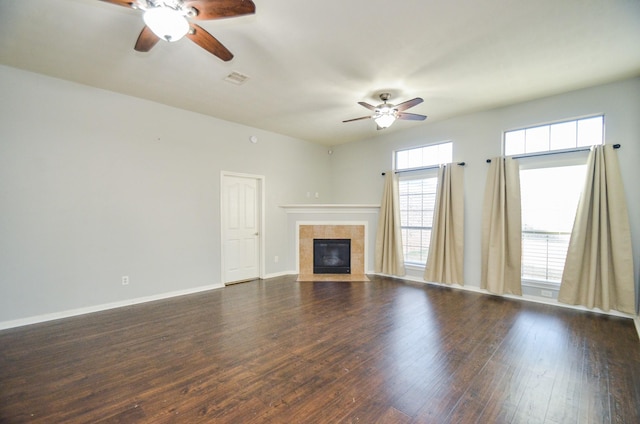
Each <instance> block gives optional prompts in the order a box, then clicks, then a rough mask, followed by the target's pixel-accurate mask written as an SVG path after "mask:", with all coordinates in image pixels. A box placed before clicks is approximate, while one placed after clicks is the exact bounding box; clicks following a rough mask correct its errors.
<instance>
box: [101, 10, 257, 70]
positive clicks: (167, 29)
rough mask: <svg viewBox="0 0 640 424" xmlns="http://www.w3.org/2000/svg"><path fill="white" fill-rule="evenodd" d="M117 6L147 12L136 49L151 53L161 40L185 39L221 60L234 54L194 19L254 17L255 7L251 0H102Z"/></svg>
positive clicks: (230, 57) (144, 15)
mask: <svg viewBox="0 0 640 424" xmlns="http://www.w3.org/2000/svg"><path fill="white" fill-rule="evenodd" d="M101 1H104V2H107V3H112V4H116V5H118V6H124V7H129V8H131V9H136V10H141V11H143V12H144V14H143V16H142V18H143V20H144V23H145V26H144V28H143V29H142V32H141V33H140V35H139V36H138V40H137V41H136V44H135V47H134V49H135V50H137V51H139V52H148V51H149V50H151V48H152V47H153V46H155V45H156V43H157V42H158V40H160V39H162V40H165V41H169V42H174V41H178V40H179V39H181V38H182V37H184V36H186V37H187V38H189V39H190V40H191V41H193V42H194V43H196V44H197V45H199V46H200V47H202V48H203V49H205V50H206V51H208V52H209V53H211V54H213V55H215V56H217V57H219V58H220V59H222V60H224V61H225V62H226V61H229V60H231V59H232V58H233V54H232V53H231V52H230V51H229V50H228V49H227V48H226V47H225V46H223V45H222V43H221V42H220V41H218V40H217V39H216V38H215V37H214V36H213V35H211V34H209V33H208V32H207V31H205V30H204V29H202V28H201V27H200V26H198V25H196V24H194V23H192V22H190V21H189V19H194V20H211V19H220V18H230V17H234V16H242V15H249V14H253V13H255V11H256V6H255V4H254V3H253V1H252V0H101Z"/></svg>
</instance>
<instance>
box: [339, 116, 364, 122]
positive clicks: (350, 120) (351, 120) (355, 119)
mask: <svg viewBox="0 0 640 424" xmlns="http://www.w3.org/2000/svg"><path fill="white" fill-rule="evenodd" d="M361 119H371V117H370V116H363V117H362V118H354V119H347V120H346V121H342V122H353V121H360V120H361Z"/></svg>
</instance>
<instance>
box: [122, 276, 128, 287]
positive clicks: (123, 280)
mask: <svg viewBox="0 0 640 424" xmlns="http://www.w3.org/2000/svg"><path fill="white" fill-rule="evenodd" d="M128 284H129V276H128V275H123V276H122V285H123V286H126V285H128Z"/></svg>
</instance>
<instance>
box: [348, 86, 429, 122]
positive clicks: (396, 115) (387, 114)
mask: <svg viewBox="0 0 640 424" xmlns="http://www.w3.org/2000/svg"><path fill="white" fill-rule="evenodd" d="M390 97H391V95H390V94H389V93H382V94H380V100H382V103H381V104H379V105H378V106H373V105H370V104H369V103H365V102H358V104H359V105H362V106H364V107H366V108H367V109H369V110H372V111H373V115H370V116H363V117H361V118H355V119H347V120H346V121H342V122H352V121H359V120H361V119H373V120H374V121H376V125H377V128H378V129H379V130H383V129H385V128H389V127H390V126H391V124H393V123H394V122H395V121H396V119H404V120H409V121H424V120H425V119H427V117H426V116H425V115H418V114H415V113H406V112H403V111H405V110H407V109H409V108H410V107H414V106H415V105H418V104H420V103H422V102H423V101H424V100H422V99H421V98H420V97H416V98H415V99H411V100H407V101H406V102H402V103H400V104H398V105H395V106H394V105H392V104H391V103H387V100H389V98H390Z"/></svg>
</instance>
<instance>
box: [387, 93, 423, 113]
mask: <svg viewBox="0 0 640 424" xmlns="http://www.w3.org/2000/svg"><path fill="white" fill-rule="evenodd" d="M423 101H424V100H422V99H421V98H420V97H416V98H415V99H411V100H407V101H406V102H402V103H400V104H399V105H396V106H394V109H395V110H397V111H398V112H402V111H403V110H407V109H409V108H410V107H414V106H415V105H419V104H420V103H422V102H423Z"/></svg>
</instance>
